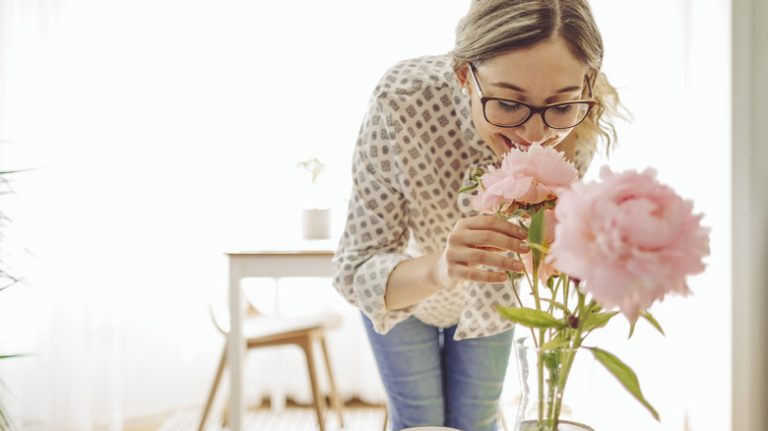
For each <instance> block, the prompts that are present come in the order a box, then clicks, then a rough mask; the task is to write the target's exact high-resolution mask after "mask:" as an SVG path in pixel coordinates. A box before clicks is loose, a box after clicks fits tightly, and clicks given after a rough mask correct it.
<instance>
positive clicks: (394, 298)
mask: <svg viewBox="0 0 768 431" xmlns="http://www.w3.org/2000/svg"><path fill="white" fill-rule="evenodd" d="M439 257H440V255H439V254H435V253H432V254H426V255H423V256H420V257H417V258H414V259H410V260H404V261H402V262H400V263H399V264H398V265H397V266H395V268H394V270H392V273H391V274H390V275H389V279H388V280H387V288H386V291H385V292H384V303H385V306H386V308H387V310H400V309H403V308H406V307H409V306H411V305H414V304H416V303H418V302H419V301H421V300H423V299H425V298H427V297H429V296H432V295H433V294H435V293H436V292H438V291H439V290H441V289H443V285H442V284H441V283H440V281H439V276H438V269H437V265H438V264H437V262H438V261H439Z"/></svg>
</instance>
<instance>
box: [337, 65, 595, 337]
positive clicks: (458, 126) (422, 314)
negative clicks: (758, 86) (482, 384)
mask: <svg viewBox="0 0 768 431" xmlns="http://www.w3.org/2000/svg"><path fill="white" fill-rule="evenodd" d="M469 102H470V101H469V96H465V95H463V94H461V91H460V88H459V85H458V82H457V81H456V78H455V75H454V72H453V68H452V64H451V57H450V55H447V54H446V55H440V56H426V57H419V58H415V59H410V60H405V61H402V62H399V63H397V64H396V65H394V66H393V67H391V68H390V69H389V70H388V71H387V72H386V73H385V74H384V76H383V77H382V78H381V80H380V82H379V84H378V85H377V86H376V88H375V90H374V92H373V96H372V97H371V101H370V104H369V107H368V113H367V115H366V116H365V118H364V120H363V124H362V127H361V128H360V132H359V135H358V139H357V144H356V146H355V151H354V157H353V162H352V175H353V188H352V194H351V198H350V202H349V211H348V215H347V221H346V227H345V229H344V233H343V235H342V237H341V239H340V242H339V245H338V249H337V251H336V255H335V256H334V259H333V262H334V265H335V268H336V276H335V279H334V287H335V288H336V289H337V290H338V291H339V292H340V293H341V294H342V295H343V296H344V297H345V298H346V299H347V301H349V302H350V303H351V304H353V305H355V306H356V307H358V308H360V309H361V310H362V312H363V314H365V315H366V316H367V317H368V318H370V319H371V321H372V322H373V326H374V328H375V330H376V332H378V333H381V334H385V333H387V332H388V331H389V330H390V329H392V328H393V327H394V326H395V325H396V324H397V323H399V322H401V321H403V320H405V319H407V318H409V317H410V316H415V317H416V318H417V319H419V320H420V321H421V322H423V323H425V324H428V325H432V326H436V327H449V326H453V325H456V324H458V327H457V330H456V335H455V337H454V338H455V339H457V340H459V339H466V338H476V337H484V336H489V335H494V334H497V333H500V332H503V331H505V330H508V329H510V328H511V327H512V326H513V325H514V324H513V323H512V322H510V321H508V320H505V319H504V318H503V317H501V316H500V315H499V314H498V313H497V312H496V311H495V305H496V304H501V305H506V306H513V305H515V299H514V294H513V292H512V289H511V286H510V285H509V282H507V283H480V282H473V281H465V282H463V283H458V285H457V286H456V287H454V288H452V289H443V290H440V291H438V292H437V293H435V294H433V295H432V296H430V297H428V298H425V299H423V300H421V301H420V302H418V303H417V304H414V305H412V306H410V307H407V308H405V309H401V310H387V309H386V308H385V306H384V290H385V288H386V285H387V279H388V278H389V274H390V273H391V272H392V270H393V269H394V268H395V266H396V265H397V264H398V263H400V262H402V261H403V260H406V259H411V258H414V257H418V256H421V255H424V254H428V253H433V252H439V251H442V250H443V248H444V247H445V244H446V240H447V238H448V234H449V233H450V232H451V230H452V229H453V226H454V225H455V224H456V222H457V221H458V220H459V219H460V218H463V217H468V216H471V215H475V214H476V213H475V212H474V210H472V208H471V206H470V199H469V196H467V195H466V194H462V195H459V194H458V191H459V189H460V188H461V187H462V185H463V184H464V182H465V181H466V180H467V179H468V177H469V172H470V171H471V170H472V169H473V168H474V167H477V166H487V165H489V164H491V163H494V162H496V161H497V159H496V156H495V155H494V154H493V152H492V151H491V149H490V148H489V147H488V146H487V145H486V144H485V143H484V142H483V141H482V140H481V139H480V137H479V136H478V135H477V133H476V132H475V130H474V126H473V125H472V120H471V117H470V103H469ZM575 132H576V130H574V132H572V133H571V135H574V133H575ZM571 135H569V138H571ZM576 141H577V140H574V142H576ZM566 143H567V142H563V143H562V144H561V145H560V146H559V147H558V149H559V150H561V151H564V152H565V154H566V157H567V158H568V159H570V160H571V161H573V162H574V164H575V165H576V168H577V169H578V170H579V173H580V175H582V176H583V174H584V172H585V171H586V169H587V167H588V165H589V163H590V161H591V159H592V155H593V153H594V151H593V150H587V149H580V150H579V151H569V150H568V149H567V148H566V149H565V150H564V149H563V147H564V146H565V147H568V146H574V145H566ZM569 153H571V154H569Z"/></svg>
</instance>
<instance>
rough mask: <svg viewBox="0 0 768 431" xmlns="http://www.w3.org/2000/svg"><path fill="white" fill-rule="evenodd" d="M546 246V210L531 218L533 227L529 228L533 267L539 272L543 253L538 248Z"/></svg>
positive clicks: (529, 244)
mask: <svg viewBox="0 0 768 431" xmlns="http://www.w3.org/2000/svg"><path fill="white" fill-rule="evenodd" d="M543 245H544V210H543V209H540V210H539V211H537V212H536V214H534V215H533V217H532V218H531V226H530V227H529V228H528V246H529V247H530V248H531V253H532V256H533V267H534V268H536V270H537V271H538V268H539V262H541V256H542V252H541V250H540V249H539V248H538V247H537V246H543Z"/></svg>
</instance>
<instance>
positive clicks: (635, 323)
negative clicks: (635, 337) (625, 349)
mask: <svg viewBox="0 0 768 431" xmlns="http://www.w3.org/2000/svg"><path fill="white" fill-rule="evenodd" d="M635 325H637V320H635V321H634V322H630V323H629V336H628V337H627V340H629V339H630V338H632V334H634V333H635Z"/></svg>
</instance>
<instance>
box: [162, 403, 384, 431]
mask: <svg viewBox="0 0 768 431" xmlns="http://www.w3.org/2000/svg"><path fill="white" fill-rule="evenodd" d="M329 413H330V414H329V415H328V418H327V421H326V427H325V429H326V431H339V430H341V429H342V428H340V427H339V424H338V420H337V419H336V417H335V415H334V414H333V413H331V412H329ZM199 418H200V413H199V412H188V413H177V414H174V415H173V416H171V417H169V418H168V419H166V420H165V421H164V422H163V424H162V425H161V426H160V427H159V428H157V431H197V426H198V420H199ZM344 421H345V424H344V425H345V426H344V428H343V429H344V430H348V431H350V430H351V431H357V430H361V431H367V430H371V431H379V430H381V429H382V425H383V421H384V410H383V409H382V408H375V407H355V408H346V409H345V410H344ZM222 429H223V428H221V426H218V425H214V424H211V425H209V426H208V428H206V431H221V430H222ZM244 429H245V430H248V431H317V430H319V427H318V426H317V420H316V417H315V411H314V410H313V409H311V408H304V407H290V408H286V409H285V410H283V411H282V412H280V413H276V412H273V411H270V410H268V409H260V410H255V411H249V412H247V413H246V415H245V427H244Z"/></svg>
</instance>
